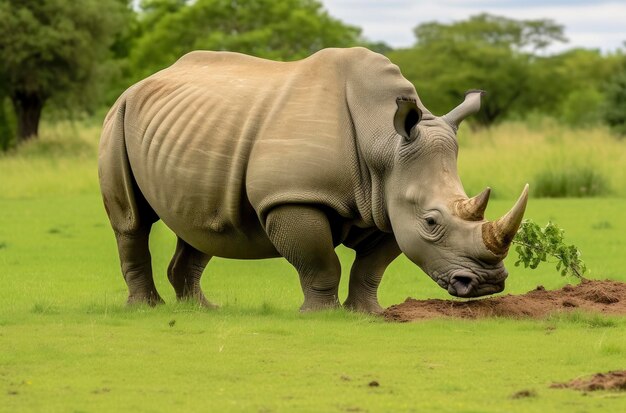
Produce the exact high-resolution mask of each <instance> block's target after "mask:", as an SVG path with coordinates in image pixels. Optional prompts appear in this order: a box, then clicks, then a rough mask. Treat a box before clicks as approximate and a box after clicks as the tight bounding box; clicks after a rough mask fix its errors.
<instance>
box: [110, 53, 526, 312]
mask: <svg viewBox="0 0 626 413" xmlns="http://www.w3.org/2000/svg"><path fill="white" fill-rule="evenodd" d="M481 95H482V92H480V91H470V92H468V93H467V94H466V98H465V101H464V102H463V103H462V104H460V105H459V106H458V107H457V108H455V109H454V110H452V111H451V112H450V113H448V114H447V115H445V116H442V117H436V116H434V115H432V114H431V113H430V112H429V111H428V110H427V109H426V108H425V107H424V105H423V104H422V103H421V101H420V99H419V97H418V96H417V93H416V91H415V88H414V87H413V85H412V84H411V83H410V82H408V81H407V80H406V79H405V78H404V77H403V76H402V74H401V73H400V70H399V69H398V67H397V66H395V65H393V64H392V63H391V62H390V61H389V60H388V59H387V58H385V57H384V56H382V55H380V54H377V53H374V52H371V51H369V50H367V49H364V48H350V49H325V50H322V51H320V52H317V53H315V54H313V55H312V56H310V57H308V58H306V59H304V60H300V61H296V62H287V63H285V62H273V61H269V60H264V59H259V58H255V57H251V56H246V55H242V54H237V53H230V52H208V51H198V52H192V53H189V54H187V55H185V56H183V57H182V58H181V59H180V60H178V61H177V62H176V63H175V64H173V65H172V66H171V67H169V68H167V69H164V70H161V71H160V72H158V73H156V74H154V75H152V76H150V77H148V78H147V79H144V80H142V81H141V82H139V83H137V84H135V85H134V86H132V87H130V88H129V89H128V90H127V91H125V92H124V93H123V94H122V96H120V98H119V99H118V100H117V102H116V103H115V105H114V106H113V107H112V108H111V110H110V112H109V113H108V115H107V117H106V119H105V121H104V128H103V132H102V137H101V141H100V150H99V151H100V152H99V177H100V185H101V190H102V196H103V200H104V205H105V208H106V211H107V213H108V216H109V219H110V222H111V225H112V227H113V230H114V232H115V236H116V239H117V245H118V249H119V255H120V261H121V267H122V273H123V275H124V279H125V281H126V283H127V285H128V289H129V296H128V302H129V303H133V302H146V303H148V304H151V305H154V304H156V303H158V302H161V301H162V299H161V297H160V296H159V294H158V292H157V291H156V288H155V286H154V281H153V278H152V268H151V262H150V252H149V249H148V236H149V232H150V227H151V225H152V224H153V223H154V222H156V221H157V220H159V219H161V220H163V222H164V223H165V224H166V225H167V226H168V227H169V228H170V229H171V230H172V231H173V232H174V233H175V234H176V235H177V236H178V244H177V246H176V252H175V253H174V257H173V259H172V261H171V263H170V265H169V268H168V278H169V280H170V282H171V284H172V285H173V287H174V289H175V291H176V295H177V297H178V298H179V299H194V300H198V302H199V303H200V304H202V305H206V306H212V305H213V304H211V303H210V302H209V301H207V299H206V298H205V296H204V294H203V292H202V290H201V288H200V277H201V275H202V272H203V270H204V268H205V266H206V265H207V263H208V262H209V260H210V259H211V257H213V256H217V257H228V258H242V259H256V258H270V257H278V256H283V257H285V258H286V259H287V260H288V261H289V262H290V263H291V264H292V265H293V266H294V267H295V268H296V269H297V271H298V273H299V276H300V282H301V285H302V291H303V293H304V304H303V305H302V307H301V309H302V310H314V309H320V308H325V307H329V306H331V307H332V306H338V305H339V300H338V296H337V295H338V294H337V290H338V285H339V278H340V275H341V269H340V265H339V260H338V258H337V255H336V254H335V250H334V249H335V247H336V246H337V245H339V244H344V245H346V246H348V247H349V248H352V249H354V250H355V251H356V259H355V261H354V264H353V265H352V269H351V271H350V287H349V293H348V297H347V299H346V301H345V303H344V305H345V306H346V307H348V308H350V309H354V310H358V311H365V312H371V313H378V312H381V311H382V309H381V307H380V305H379V303H378V299H377V289H378V285H379V283H380V280H381V278H382V276H383V272H384V271H385V269H386V267H387V266H388V265H389V264H390V263H391V262H392V261H393V260H394V259H395V258H396V257H397V256H398V255H399V254H400V253H401V252H403V253H404V254H406V255H407V256H408V257H409V258H410V259H411V260H412V261H413V262H415V263H416V264H417V265H419V266H420V267H421V268H422V269H423V270H424V271H425V272H426V273H427V274H428V275H429V276H430V277H431V278H432V279H433V280H435V281H436V282H437V283H438V284H439V285H440V286H441V287H443V288H445V289H447V290H448V292H449V293H450V294H452V295H455V296H460V297H474V296H480V295H485V294H491V293H496V292H499V291H502V290H503V288H504V280H505V278H506V277H507V272H506V270H505V268H504V266H503V264H502V259H503V258H504V257H505V256H506V254H507V251H508V247H509V244H510V242H511V240H512V238H513V236H514V234H515V233H516V231H517V229H518V227H519V224H520V222H521V219H522V216H523V213H524V209H525V206H526V202H527V196H528V195H527V194H528V188H527V187H526V188H525V189H524V191H523V193H522V196H521V197H520V199H519V200H518V202H517V203H516V205H515V206H514V207H513V209H512V210H511V211H510V212H509V213H508V214H506V215H505V216H504V217H503V218H501V219H499V220H497V221H494V222H487V221H485V220H484V218H483V212H484V211H485V208H486V206H487V201H488V198H489V189H487V190H485V191H484V192H483V193H481V194H480V195H478V196H477V197H474V198H471V199H470V198H468V197H467V195H466V194H465V192H464V190H463V187H462V185H461V182H460V180H459V177H458V175H457V167H456V161H457V151H458V145H457V141H456V137H455V136H456V130H457V127H458V125H459V123H460V122H461V120H462V119H463V118H464V117H466V116H468V115H469V114H471V113H474V112H475V111H477V110H478V109H479V107H480V98H481Z"/></svg>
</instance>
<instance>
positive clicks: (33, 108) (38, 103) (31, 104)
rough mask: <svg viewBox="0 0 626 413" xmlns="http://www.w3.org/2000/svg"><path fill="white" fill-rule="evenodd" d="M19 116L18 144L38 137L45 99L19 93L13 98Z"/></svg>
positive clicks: (16, 113)
mask: <svg viewBox="0 0 626 413" xmlns="http://www.w3.org/2000/svg"><path fill="white" fill-rule="evenodd" d="M11 102H12V103H13V108H14V109H15V115H16V116H17V142H18V143H21V142H25V141H27V140H29V139H31V138H35V137H37V133H38V131H39V118H41V110H42V109H43V104H44V99H43V98H42V97H41V96H39V95H36V94H29V93H20V92H17V93H15V94H14V95H13V96H11Z"/></svg>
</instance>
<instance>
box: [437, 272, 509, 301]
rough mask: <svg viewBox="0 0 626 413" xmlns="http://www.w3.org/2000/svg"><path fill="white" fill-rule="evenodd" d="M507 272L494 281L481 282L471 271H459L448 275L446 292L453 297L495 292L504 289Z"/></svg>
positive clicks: (467, 296) (478, 295)
mask: <svg viewBox="0 0 626 413" xmlns="http://www.w3.org/2000/svg"><path fill="white" fill-rule="evenodd" d="M507 275H508V273H507V272H506V270H505V271H504V273H503V274H502V277H499V278H498V280H495V281H494V282H484V281H483V282H481V280H480V278H479V277H478V276H477V275H476V274H473V273H471V272H459V273H456V274H454V275H453V276H452V277H450V281H449V282H448V293H449V294H450V295H453V296H455V297H461V298H469V297H480V296H483V295H489V294H495V293H499V292H501V291H503V290H504V280H505V279H506V277H507Z"/></svg>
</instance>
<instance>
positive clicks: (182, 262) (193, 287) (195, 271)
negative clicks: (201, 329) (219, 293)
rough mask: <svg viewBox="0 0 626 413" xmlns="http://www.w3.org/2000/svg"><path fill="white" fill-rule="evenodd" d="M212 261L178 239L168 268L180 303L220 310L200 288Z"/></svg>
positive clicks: (168, 275)
mask: <svg viewBox="0 0 626 413" xmlns="http://www.w3.org/2000/svg"><path fill="white" fill-rule="evenodd" d="M210 259H211V256H210V255H207V254H205V253H203V252H200V251H198V250H197V249H195V248H194V247H192V246H191V245H189V244H187V243H186V242H185V241H183V240H182V239H181V238H180V237H179V238H178V241H177V242H176V252H174V256H173V257H172V261H171V262H170V265H169V266H168V268H167V278H168V279H169V280H170V283H171V284H172V286H173V287H174V290H175V291H176V298H178V300H179V301H183V300H189V301H197V302H198V304H199V305H201V306H202V307H207V308H218V305H216V304H213V303H211V302H210V301H208V300H207V299H206V297H205V296H204V293H203V292H202V288H201V287H200V278H201V277H202V272H203V271H204V268H205V267H206V265H207V264H208V263H209V260H210Z"/></svg>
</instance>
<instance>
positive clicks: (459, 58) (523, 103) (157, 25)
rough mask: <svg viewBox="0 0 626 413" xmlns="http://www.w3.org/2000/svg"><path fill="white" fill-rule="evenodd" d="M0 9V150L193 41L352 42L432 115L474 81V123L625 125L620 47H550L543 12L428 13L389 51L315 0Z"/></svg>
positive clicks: (230, 46)
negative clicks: (394, 69) (540, 118)
mask: <svg viewBox="0 0 626 413" xmlns="http://www.w3.org/2000/svg"><path fill="white" fill-rule="evenodd" d="M0 16H1V20H0V22H1V24H0V61H1V62H2V66H1V67H0V148H7V147H9V146H11V145H15V144H17V143H19V142H21V141H23V140H27V139H29V138H31V137H33V136H36V135H37V133H38V125H39V119H40V116H41V114H42V111H44V110H45V114H46V117H48V118H50V119H54V118H63V117H68V116H84V115H86V116H92V117H93V116H94V114H98V115H101V114H102V113H103V112H104V111H105V110H106V108H107V107H108V106H110V105H111V104H112V103H113V102H114V100H115V99H116V98H117V96H118V95H119V94H120V93H121V92H122V91H123V90H124V89H125V88H127V87H128V86H129V85H131V84H132V83H134V82H136V81H137V80H139V79H141V78H143V77H145V76H147V75H149V74H151V73H154V72H155V71H157V70H159V69H161V68H164V67H166V66H168V65H170V64H172V63H173V62H174V61H175V60H176V59H177V58H179V57H180V56H181V55H183V54H184V53H186V52H188V51H191V50H196V49H206V50H230V51H237V52H242V53H248V54H252V55H255V56H260V57H266V58H270V59H276V60H294V59H300V58H304V57H306V56H308V55H310V54H312V53H314V52H315V51H317V50H319V49H322V48H325V47H349V46H357V45H361V46H366V47H369V48H370V49H373V50H375V51H378V52H381V53H385V54H387V55H388V56H389V58H390V59H391V60H392V61H394V62H395V63H397V64H398V65H399V66H400V68H401V70H402V72H403V73H404V75H405V76H406V77H407V78H408V79H409V80H411V81H412V82H413V83H414V84H415V86H416V88H417V90H418V93H419V94H420V96H421V98H422V100H423V101H424V103H425V104H426V105H427V107H429V108H431V110H433V112H435V113H445V112H447V111H448V110H449V109H450V108H451V107H453V106H454V105H456V104H457V103H458V102H459V99H460V98H461V96H462V95H463V93H464V91H465V90H467V89H471V88H477V87H478V88H481V89H485V90H487V91H488V92H489V98H488V99H486V100H485V106H484V108H483V110H481V113H480V115H479V118H477V121H478V123H479V124H482V125H490V124H492V123H494V122H498V121H500V120H502V119H509V118H527V117H528V116H535V115H536V114H540V115H549V116H553V117H556V118H558V119H560V120H562V121H563V122H565V123H567V124H570V125H586V124H594V123H601V122H605V123H609V124H611V125H613V126H614V127H615V128H616V130H617V131H619V132H621V133H626V56H625V55H624V53H623V52H616V53H613V54H602V53H600V52H599V51H597V50H585V49H571V50H568V51H566V52H563V53H560V54H557V55H547V54H546V53H545V50H546V49H547V48H548V47H549V46H550V45H551V44H553V43H554V42H561V41H564V40H565V38H564V34H563V27H562V26H560V25H558V24H556V23H554V22H552V21H549V20H512V19H506V18H502V17H498V16H492V15H487V14H482V15H478V16H474V17H471V18H469V19H468V20H465V21H460V22H457V23H453V24H448V25H446V24H441V23H436V22H433V23H425V24H421V25H419V26H417V27H416V28H415V36H416V43H415V45H414V46H413V47H411V48H408V49H401V50H392V49H391V48H390V47H388V46H387V45H385V44H383V43H372V42H368V41H367V40H365V39H363V37H362V36H361V30H360V29H359V28H357V27H354V26H351V25H347V24H345V23H343V22H341V21H339V20H337V19H335V18H333V17H332V16H330V15H329V14H328V13H327V12H326V11H325V10H324V8H323V6H322V4H321V3H320V2H319V1H317V0H283V1H280V2H276V1H273V0H195V1H190V0H143V1H141V2H140V3H139V4H138V5H137V4H136V2H134V1H132V0H82V1H80V2H72V1H68V0H20V1H15V0H0Z"/></svg>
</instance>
